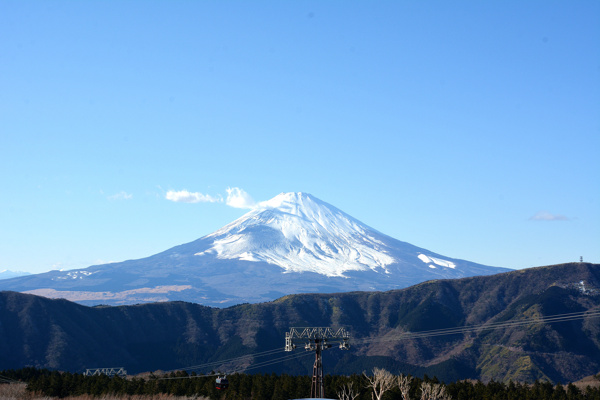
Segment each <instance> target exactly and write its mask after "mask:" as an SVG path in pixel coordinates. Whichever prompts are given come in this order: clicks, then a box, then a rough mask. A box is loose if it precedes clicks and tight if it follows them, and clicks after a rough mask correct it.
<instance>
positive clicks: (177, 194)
mask: <svg viewBox="0 0 600 400" xmlns="http://www.w3.org/2000/svg"><path fill="white" fill-rule="evenodd" d="M165 198H166V199H167V200H171V201H174V202H177V203H218V202H221V201H223V199H222V198H221V197H214V196H211V195H208V194H202V193H198V192H188V191H187V190H179V191H176V190H169V191H168V192H167V194H166V195H165Z"/></svg>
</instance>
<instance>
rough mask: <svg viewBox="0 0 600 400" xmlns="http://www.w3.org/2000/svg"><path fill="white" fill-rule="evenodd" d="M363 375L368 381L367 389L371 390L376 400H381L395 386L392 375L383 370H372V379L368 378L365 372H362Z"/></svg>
mask: <svg viewBox="0 0 600 400" xmlns="http://www.w3.org/2000/svg"><path fill="white" fill-rule="evenodd" d="M363 375H364V376H365V378H367V381H369V384H368V385H367V387H370V388H373V393H374V394H375V398H376V399H377V400H381V396H383V394H384V393H385V392H387V391H388V390H390V389H391V388H392V387H393V386H394V384H395V379H394V375H392V374H391V372H389V371H387V370H385V369H383V368H377V367H375V368H373V377H370V376H368V375H367V374H366V373H365V372H363Z"/></svg>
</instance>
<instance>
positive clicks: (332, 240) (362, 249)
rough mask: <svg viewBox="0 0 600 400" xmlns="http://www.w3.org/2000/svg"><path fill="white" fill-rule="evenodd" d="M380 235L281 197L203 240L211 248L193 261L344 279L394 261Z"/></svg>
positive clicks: (293, 196) (310, 201)
mask: <svg viewBox="0 0 600 400" xmlns="http://www.w3.org/2000/svg"><path fill="white" fill-rule="evenodd" d="M379 235H380V234H379V233H378V232H377V231H375V230H373V229H372V228H370V227H368V226H367V225H364V224H362V223H361V222H359V221H357V220H355V219H354V218H352V217H350V216H349V215H347V214H345V213H344V212H342V211H340V210H338V209H337V208H335V207H333V206H331V205H329V204H327V203H325V202H323V201H321V200H319V199H317V198H315V197H313V196H311V195H310V194H307V193H301V192H297V193H281V194H279V195H277V196H275V197H274V198H272V199H271V200H268V201H265V202H262V203H260V204H259V205H258V206H257V207H256V208H255V209H254V210H252V211H250V212H249V213H247V214H246V215H244V216H242V217H241V218H239V219H237V220H236V221H234V222H232V223H231V224H229V225H226V226H225V227H223V228H221V229H219V230H218V231H216V232H214V233H213V234H211V235H209V236H207V237H206V239H209V240H212V246H211V247H210V248H209V249H208V250H205V251H203V252H201V253H197V254H196V255H198V256H202V255H208V254H214V255H216V256H217V257H218V258H221V259H240V260H247V261H264V262H267V263H270V264H275V265H278V266H280V267H281V268H283V269H284V270H285V271H286V272H316V273H319V274H322V275H326V276H344V275H343V274H344V272H346V271H351V270H356V271H360V270H368V269H371V270H377V269H383V270H384V271H385V268H386V266H387V265H389V264H392V263H393V262H394V261H395V260H394V258H393V257H392V256H391V255H390V254H389V252H388V251H387V249H386V246H385V244H384V243H383V242H381V241H380V240H379V239H377V238H376V236H379Z"/></svg>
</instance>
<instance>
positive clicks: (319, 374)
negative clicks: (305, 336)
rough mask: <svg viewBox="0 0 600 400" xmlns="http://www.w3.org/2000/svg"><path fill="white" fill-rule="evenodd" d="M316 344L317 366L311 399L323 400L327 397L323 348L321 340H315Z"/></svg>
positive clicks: (314, 367) (315, 366)
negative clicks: (324, 380)
mask: <svg viewBox="0 0 600 400" xmlns="http://www.w3.org/2000/svg"><path fill="white" fill-rule="evenodd" d="M315 344H316V346H315V347H316V349H315V364H314V366H313V376H312V385H311V387H310V397H311V398H313V399H318V398H321V399H322V398H324V397H325V383H324V382H323V360H322V358H321V353H322V350H323V347H322V343H321V340H320V339H315Z"/></svg>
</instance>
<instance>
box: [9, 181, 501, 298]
mask: <svg viewBox="0 0 600 400" xmlns="http://www.w3.org/2000/svg"><path fill="white" fill-rule="evenodd" d="M504 271H508V269H506V268H496V267H489V266H485V265H480V264H476V263H473V262H469V261H464V260H458V259H454V258H450V257H447V256H443V255H440V254H437V253H434V252H431V251H429V250H425V249H422V248H419V247H416V246H413V245H411V244H409V243H405V242H401V241H399V240H396V239H394V238H391V237H389V236H387V235H384V234H383V233H380V232H378V231H376V230H375V229H373V228H371V227H369V226H367V225H365V224H363V223H362V222H360V221H358V220H356V219H354V218H352V217H351V216H349V215H348V214H346V213H344V212H342V211H340V210H338V209H337V208H335V207H333V206H332V205H330V204H327V203H325V202H323V201H321V200H319V199H317V198H315V197H313V196H312V195H310V194H306V193H282V194H280V195H278V196H276V197H274V198H273V199H271V200H269V201H266V202H263V203H261V204H260V205H259V206H258V207H257V208H256V209H254V210H252V211H250V212H249V213H247V214H246V215H244V216H242V217H241V218H239V219H237V220H236V221H234V222H232V223H230V224H228V225H226V226H225V227H223V228H221V229H219V230H218V231H216V232H214V233H212V234H210V235H207V236H204V237H203V238H200V239H198V240H195V241H193V242H191V243H187V244H183V245H180V246H176V247H173V248H171V249H169V250H166V251H164V252H162V253H159V254H156V255H153V256H151V257H147V258H143V259H139V260H129V261H124V262H120V263H112V264H104V265H96V266H91V267H88V268H84V269H77V270H70V271H51V272H47V273H43V274H36V275H30V276H25V277H19V278H13V279H8V280H3V281H0V290H13V291H19V292H27V293H33V294H38V295H42V296H46V297H50V298H66V299H69V300H73V301H76V302H79V303H81V304H86V305H96V304H112V305H117V304H135V303H143V302H154V301H167V300H183V301H191V302H196V303H201V304H205V305H211V306H221V307H225V306H231V305H234V304H240V303H245V302H249V303H256V302H263V301H270V300H274V299H276V298H278V297H281V296H284V295H287V294H293V293H332V292H348V291H355V290H390V289H398V288H404V287H408V286H410V285H414V284H416V283H419V282H423V281H427V280H431V279H448V278H461V277H467V276H475V275H489V274H496V273H499V272H504Z"/></svg>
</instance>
